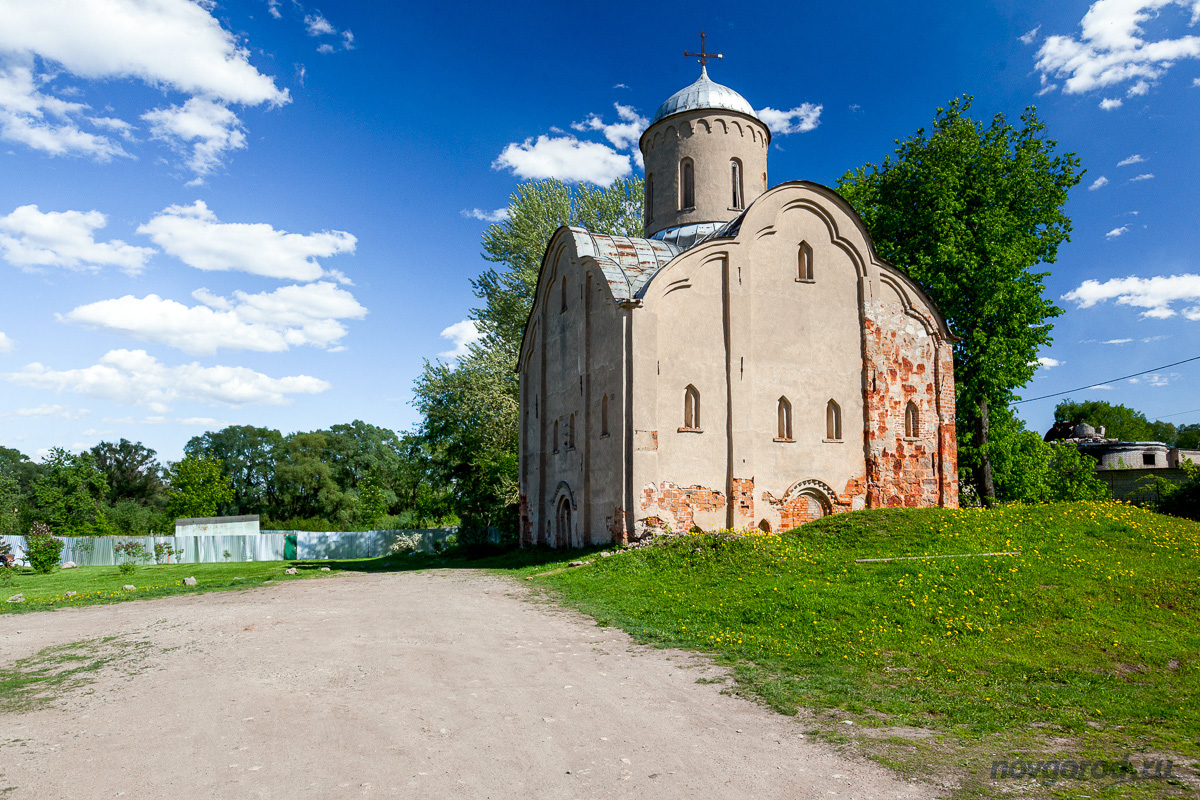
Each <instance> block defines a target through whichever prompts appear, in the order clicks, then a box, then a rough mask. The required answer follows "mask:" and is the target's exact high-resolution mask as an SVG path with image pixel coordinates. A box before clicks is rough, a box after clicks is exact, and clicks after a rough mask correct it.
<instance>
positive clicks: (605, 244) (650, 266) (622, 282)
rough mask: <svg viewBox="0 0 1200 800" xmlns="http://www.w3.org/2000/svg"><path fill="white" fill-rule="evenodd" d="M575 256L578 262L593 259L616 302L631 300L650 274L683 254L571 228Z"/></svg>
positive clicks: (671, 246)
mask: <svg viewBox="0 0 1200 800" xmlns="http://www.w3.org/2000/svg"><path fill="white" fill-rule="evenodd" d="M570 231H571V235H572V236H573V237H574V239H575V252H576V254H577V255H578V256H579V257H580V258H582V257H584V256H591V257H592V258H594V259H596V263H597V264H599V266H600V269H601V270H602V271H603V272H604V277H605V278H606V279H607V280H608V285H609V286H610V287H612V293H613V297H615V298H616V299H617V300H633V299H634V298H636V297H637V295H638V292H639V291H641V289H642V287H644V286H645V285H646V284H647V283H649V282H650V279H651V278H652V277H654V273H656V272H658V271H659V270H660V269H662V268H663V267H665V266H666V265H667V262H669V261H670V260H671V259H672V258H674V257H675V256H677V255H679V254H680V253H682V252H683V249H684V248H682V247H679V246H678V245H676V244H673V243H670V242H662V241H658V240H655V239H635V238H633V237H631V236H608V235H606V234H602V233H588V232H587V231H585V230H584V229H583V228H571V229H570Z"/></svg>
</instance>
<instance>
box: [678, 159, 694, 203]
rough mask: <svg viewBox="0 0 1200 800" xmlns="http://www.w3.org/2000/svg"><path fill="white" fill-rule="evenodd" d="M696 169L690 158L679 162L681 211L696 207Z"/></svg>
mask: <svg viewBox="0 0 1200 800" xmlns="http://www.w3.org/2000/svg"><path fill="white" fill-rule="evenodd" d="M695 172H696V168H695V165H694V164H693V163H692V160H691V159H690V158H685V159H683V160H681V161H680V162H679V210H680V211H686V210H687V209H689V208H695V207H696V175H695Z"/></svg>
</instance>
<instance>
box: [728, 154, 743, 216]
mask: <svg viewBox="0 0 1200 800" xmlns="http://www.w3.org/2000/svg"><path fill="white" fill-rule="evenodd" d="M729 182H730V185H731V188H732V189H733V200H732V201H731V204H730V206H729V207H730V208H741V207H742V204H743V203H744V202H745V201H744V200H743V197H744V195H743V194H742V162H740V161H738V160H737V159H736V158H735V159H732V160H730V162H729Z"/></svg>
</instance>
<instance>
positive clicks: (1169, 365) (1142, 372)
mask: <svg viewBox="0 0 1200 800" xmlns="http://www.w3.org/2000/svg"><path fill="white" fill-rule="evenodd" d="M1189 361H1200V356H1192V357H1191V358H1185V359H1184V360H1183V361H1176V362H1174V363H1171V364H1164V365H1163V366H1161V367H1152V368H1150V369H1144V370H1142V371H1141V372H1135V373H1133V374H1132V375H1122V376H1121V377H1119V378H1107V379H1105V380H1102V381H1096V382H1095V383H1089V384H1088V385H1087V386H1080V387H1078V388H1076V389H1067V390H1066V391H1065V392H1055V393H1054V394H1044V395H1042V396H1041V397H1031V398H1029V399H1028V400H1017V401H1016V402H1015V403H1013V405H1014V406H1019V405H1021V404H1022V403H1032V402H1033V401H1035V400H1046V399H1048V398H1051V397H1061V396H1062V395H1064V394H1071V393H1072V392H1082V391H1083V390H1084V389H1091V388H1092V387H1093V386H1099V385H1101V384H1104V383H1108V382H1109V381H1123V380H1126V379H1128V378H1136V377H1137V376H1139V375H1145V374H1146V373H1147V372H1158V371H1159V370H1162V369H1167V368H1168V367H1177V366H1179V365H1180V364H1186V363H1188V362H1189ZM1183 413H1185V414H1190V413H1191V412H1190V411H1185V412H1183ZM1171 416H1177V415H1175V414H1172V415H1171Z"/></svg>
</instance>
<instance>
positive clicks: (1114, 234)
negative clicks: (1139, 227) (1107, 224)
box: [1104, 225, 1129, 239]
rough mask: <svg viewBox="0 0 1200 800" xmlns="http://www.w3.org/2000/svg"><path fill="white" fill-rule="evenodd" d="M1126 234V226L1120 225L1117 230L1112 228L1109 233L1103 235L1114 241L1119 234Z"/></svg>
mask: <svg viewBox="0 0 1200 800" xmlns="http://www.w3.org/2000/svg"><path fill="white" fill-rule="evenodd" d="M1128 232H1129V227H1128V226H1126V225H1122V226H1121V227H1119V228H1113V229H1112V230H1111V231H1109V232H1108V233H1106V234H1104V235H1105V236H1106V237H1108V238H1109V239H1115V238H1117V237H1118V236H1120V235H1121V234H1123V233H1128Z"/></svg>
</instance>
